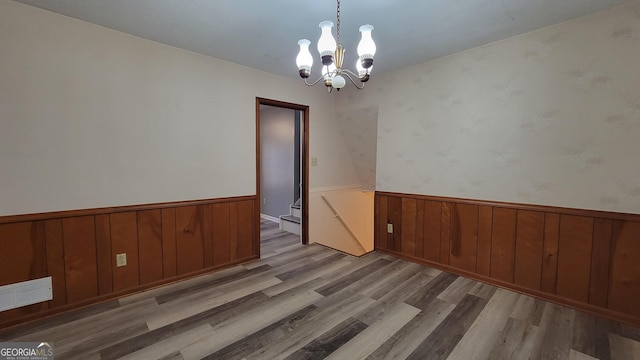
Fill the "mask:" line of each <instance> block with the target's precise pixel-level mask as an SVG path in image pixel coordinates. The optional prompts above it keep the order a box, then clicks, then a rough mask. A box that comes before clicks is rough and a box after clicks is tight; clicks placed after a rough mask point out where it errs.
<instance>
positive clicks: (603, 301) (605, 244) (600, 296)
mask: <svg viewBox="0 0 640 360" xmlns="http://www.w3.org/2000/svg"><path fill="white" fill-rule="evenodd" d="M612 232H613V221H612V220H611V219H595V222H594V223H593V251H592V253H591V284H590V286H589V304H593V305H597V306H601V307H605V308H606V307H607V294H608V289H609V269H610V267H611V247H612V242H611V235H612Z"/></svg>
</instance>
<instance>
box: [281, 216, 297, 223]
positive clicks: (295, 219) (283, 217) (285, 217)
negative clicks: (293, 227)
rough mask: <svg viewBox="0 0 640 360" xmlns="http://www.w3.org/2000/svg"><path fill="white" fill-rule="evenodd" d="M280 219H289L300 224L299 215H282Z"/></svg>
mask: <svg viewBox="0 0 640 360" xmlns="http://www.w3.org/2000/svg"><path fill="white" fill-rule="evenodd" d="M280 219H281V220H284V221H289V222H292V223H296V224H300V218H299V217H297V216H293V215H282V216H280Z"/></svg>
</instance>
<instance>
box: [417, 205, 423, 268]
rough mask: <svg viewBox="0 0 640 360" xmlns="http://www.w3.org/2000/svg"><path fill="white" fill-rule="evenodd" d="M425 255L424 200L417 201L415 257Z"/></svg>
mask: <svg viewBox="0 0 640 360" xmlns="http://www.w3.org/2000/svg"><path fill="white" fill-rule="evenodd" d="M423 254H424V200H416V252H415V256H423Z"/></svg>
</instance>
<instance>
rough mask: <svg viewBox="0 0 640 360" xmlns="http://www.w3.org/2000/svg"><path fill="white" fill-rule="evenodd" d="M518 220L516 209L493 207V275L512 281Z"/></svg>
mask: <svg viewBox="0 0 640 360" xmlns="http://www.w3.org/2000/svg"><path fill="white" fill-rule="evenodd" d="M516 221H517V210H516V209H508V208H499V207H496V208H494V209H493V226H492V229H493V230H492V232H491V277H493V278H496V279H499V280H502V281H506V282H510V283H512V282H513V270H514V266H515V263H514V262H515V242H516Z"/></svg>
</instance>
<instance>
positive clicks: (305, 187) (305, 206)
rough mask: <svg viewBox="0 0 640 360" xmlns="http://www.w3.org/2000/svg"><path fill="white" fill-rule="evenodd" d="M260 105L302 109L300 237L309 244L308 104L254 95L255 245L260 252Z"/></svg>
mask: <svg viewBox="0 0 640 360" xmlns="http://www.w3.org/2000/svg"><path fill="white" fill-rule="evenodd" d="M260 105H269V106H276V107H281V108H286V109H293V110H300V111H302V114H303V116H302V121H303V126H302V127H303V128H302V142H303V144H302V154H300V155H301V157H302V208H301V210H302V233H301V234H300V237H301V239H302V243H303V244H304V245H307V244H309V106H307V105H299V104H293V103H289V102H285V101H278V100H271V99H265V98H259V97H256V197H257V199H258V200H257V206H256V210H255V226H256V231H255V234H256V236H255V239H254V241H255V244H254V245H255V246H257V249H258V255H259V254H260V203H261V201H262V200H261V199H262V198H261V197H260Z"/></svg>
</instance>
